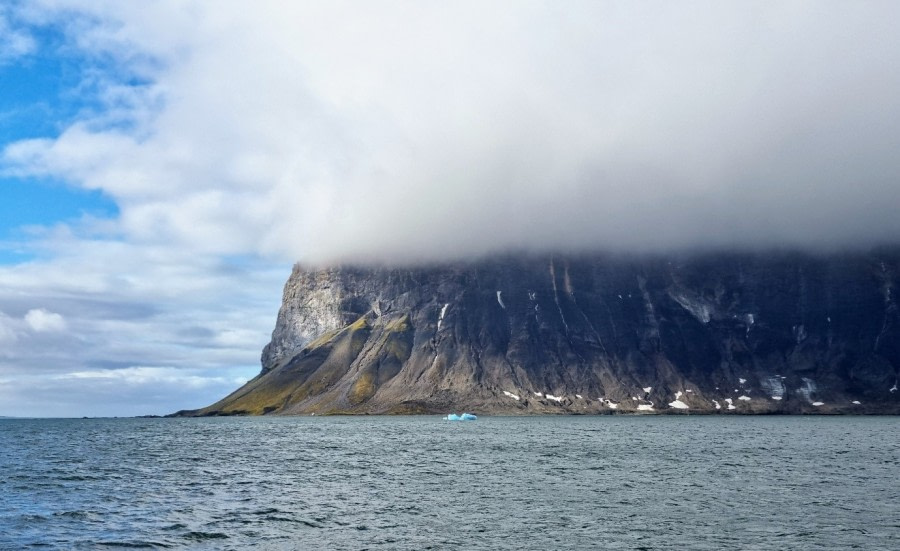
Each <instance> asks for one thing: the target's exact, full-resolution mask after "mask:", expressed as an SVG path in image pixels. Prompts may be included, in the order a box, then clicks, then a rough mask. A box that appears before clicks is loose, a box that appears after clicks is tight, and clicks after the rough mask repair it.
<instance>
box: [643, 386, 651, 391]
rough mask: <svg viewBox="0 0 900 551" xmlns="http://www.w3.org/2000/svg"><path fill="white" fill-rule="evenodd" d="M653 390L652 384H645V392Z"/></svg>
mask: <svg viewBox="0 0 900 551" xmlns="http://www.w3.org/2000/svg"><path fill="white" fill-rule="evenodd" d="M651 390H653V387H652V386H645V387H644V392H650V391H651Z"/></svg>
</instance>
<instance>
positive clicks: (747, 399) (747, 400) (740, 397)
mask: <svg viewBox="0 0 900 551" xmlns="http://www.w3.org/2000/svg"><path fill="white" fill-rule="evenodd" d="M738 400H743V401H744V402H749V401H750V397H749V396H744V395H743V394H742V395H740V396H738Z"/></svg>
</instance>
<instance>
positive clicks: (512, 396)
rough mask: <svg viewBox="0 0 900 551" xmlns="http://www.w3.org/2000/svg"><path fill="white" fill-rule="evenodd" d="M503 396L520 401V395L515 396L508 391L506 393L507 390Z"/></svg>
mask: <svg viewBox="0 0 900 551" xmlns="http://www.w3.org/2000/svg"><path fill="white" fill-rule="evenodd" d="M503 394H504V395H506V396H509V397H510V398H512V399H513V400H518V399H519V395H518V394H513V393H512V392H508V391H506V390H504V391H503Z"/></svg>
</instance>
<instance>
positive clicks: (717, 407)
mask: <svg viewBox="0 0 900 551" xmlns="http://www.w3.org/2000/svg"><path fill="white" fill-rule="evenodd" d="M713 404H714V405H715V406H716V409H722V404H720V403H719V402H717V401H716V400H713Z"/></svg>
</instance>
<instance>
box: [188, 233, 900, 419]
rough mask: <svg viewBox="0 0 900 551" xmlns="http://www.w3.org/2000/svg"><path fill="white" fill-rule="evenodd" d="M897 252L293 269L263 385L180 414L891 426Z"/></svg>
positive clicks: (896, 395) (898, 324) (899, 368)
mask: <svg viewBox="0 0 900 551" xmlns="http://www.w3.org/2000/svg"><path fill="white" fill-rule="evenodd" d="M898 276H900V251H897V250H878V251H875V252H869V253H865V254H863V253H852V254H851V253H845V254H831V255H813V254H806V253H799V252H776V253H771V252H770V253H761V252H758V253H729V254H724V253H708V254H679V255H657V256H629V255H611V254H594V255H546V256H540V255H506V256H502V257H496V258H489V259H483V260H479V261H473V262H466V263H446V264H443V265H430V266H416V267H403V268H393V267H384V266H379V267H360V266H345V267H338V268H327V269H307V268H303V267H301V266H295V267H294V270H293V273H292V274H291V276H290V279H289V280H288V282H287V284H286V285H285V289H284V301H283V304H282V306H281V310H280V312H279V314H278V321H277V324H276V326H275V330H274V332H273V333H272V341H271V342H270V343H269V344H268V345H267V346H266V347H265V350H264V351H263V354H262V371H261V372H260V374H259V375H258V376H257V377H256V378H254V379H253V380H251V381H250V382H248V383H247V384H246V385H244V386H243V387H241V388H240V389H238V390H237V391H235V392H234V393H232V394H231V395H229V396H227V397H226V398H224V399H222V400H221V401H219V402H217V403H215V404H213V405H211V406H209V407H206V408H203V409H200V410H196V411H185V412H180V413H181V414H185V415H234V414H266V413H277V414H309V413H316V414H332V413H427V412H441V413H444V412H451V411H457V412H458V411H462V410H465V411H473V412H476V413H493V414H520V413H521V414H528V413H613V412H632V411H655V412H666V413H685V412H686V413H696V412H708V413H900V392H898V391H897V383H898V372H900V310H898V306H897V293H898V283H900V281H898Z"/></svg>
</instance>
